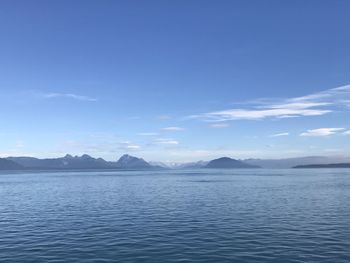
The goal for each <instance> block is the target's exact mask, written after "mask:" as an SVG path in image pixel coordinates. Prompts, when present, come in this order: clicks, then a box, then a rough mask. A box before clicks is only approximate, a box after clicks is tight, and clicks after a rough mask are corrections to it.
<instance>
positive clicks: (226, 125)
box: [209, 123, 230, 129]
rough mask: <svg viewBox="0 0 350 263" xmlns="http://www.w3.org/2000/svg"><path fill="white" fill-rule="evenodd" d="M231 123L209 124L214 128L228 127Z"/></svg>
mask: <svg viewBox="0 0 350 263" xmlns="http://www.w3.org/2000/svg"><path fill="white" fill-rule="evenodd" d="M229 126H230V125H228V124H227V123H212V124H210V125H209V127H210V128H214V129H221V128H227V127H229Z"/></svg>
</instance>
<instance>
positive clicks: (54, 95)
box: [42, 93, 97, 101]
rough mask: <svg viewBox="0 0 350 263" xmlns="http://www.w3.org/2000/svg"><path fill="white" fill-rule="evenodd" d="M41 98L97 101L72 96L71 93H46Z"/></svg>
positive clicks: (80, 96) (85, 97) (75, 95)
mask: <svg viewBox="0 0 350 263" xmlns="http://www.w3.org/2000/svg"><path fill="white" fill-rule="evenodd" d="M42 97H44V98H46V99H55V98H67V99H73V100H80V101H97V99H95V98H91V97H87V96H82V95H77V94H72V93H47V94H42Z"/></svg>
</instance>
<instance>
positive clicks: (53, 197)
mask: <svg viewBox="0 0 350 263" xmlns="http://www.w3.org/2000/svg"><path fill="white" fill-rule="evenodd" d="M0 262H6V263H7V262H9V263H10V262H14V263H20V262H33V263H34V262H35V263H40V262H84V263H85V262H121V263H127V262H146V263H147V262H152V263H153V262H160V263H163V262H164V263H166V262H214V263H215V262H259V263H264V262H276V263H288V262H315V263H322V262H329V263H342V262H344V263H349V262H350V170H349V169H285V170H277V169H276V170H268V169H237V170H215V169H200V170H169V171H166V170H163V171H103V170H101V171H96V170H95V171H35V172H30V171H27V172H6V171H2V172H0Z"/></svg>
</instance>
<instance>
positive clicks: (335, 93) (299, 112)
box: [189, 85, 350, 122]
mask: <svg viewBox="0 0 350 263" xmlns="http://www.w3.org/2000/svg"><path fill="white" fill-rule="evenodd" d="M349 98H350V85H347V86H342V87H339V88H334V89H329V90H326V91H322V92H319V93H314V94H309V95H306V96H302V97H295V98H289V99H283V100H275V101H272V100H267V101H266V100H260V101H259V100H258V101H256V102H255V103H254V105H250V104H247V105H246V107H242V108H232V109H226V110H221V111H213V112H207V113H203V114H198V115H192V116H189V118H195V119H201V120H204V121H212V122H223V121H231V120H262V119H269V118H270V119H271V118H292V117H294V118H296V117H305V116H321V115H325V114H328V113H331V112H334V111H335V109H336V108H337V107H341V106H343V107H345V106H347V105H348V104H347V103H346V101H348V99H349Z"/></svg>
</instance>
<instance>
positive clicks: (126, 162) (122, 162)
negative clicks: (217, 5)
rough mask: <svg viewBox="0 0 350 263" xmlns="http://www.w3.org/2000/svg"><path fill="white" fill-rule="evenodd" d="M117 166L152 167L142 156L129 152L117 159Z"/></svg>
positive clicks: (128, 167)
mask: <svg viewBox="0 0 350 263" xmlns="http://www.w3.org/2000/svg"><path fill="white" fill-rule="evenodd" d="M116 164H117V166H118V167H120V168H125V169H134V168H150V167H152V166H151V165H150V164H149V163H148V162H146V161H145V160H144V159H142V158H138V157H135V156H131V155H129V154H124V155H122V156H121V157H120V158H119V160H118V161H117V163H116Z"/></svg>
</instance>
